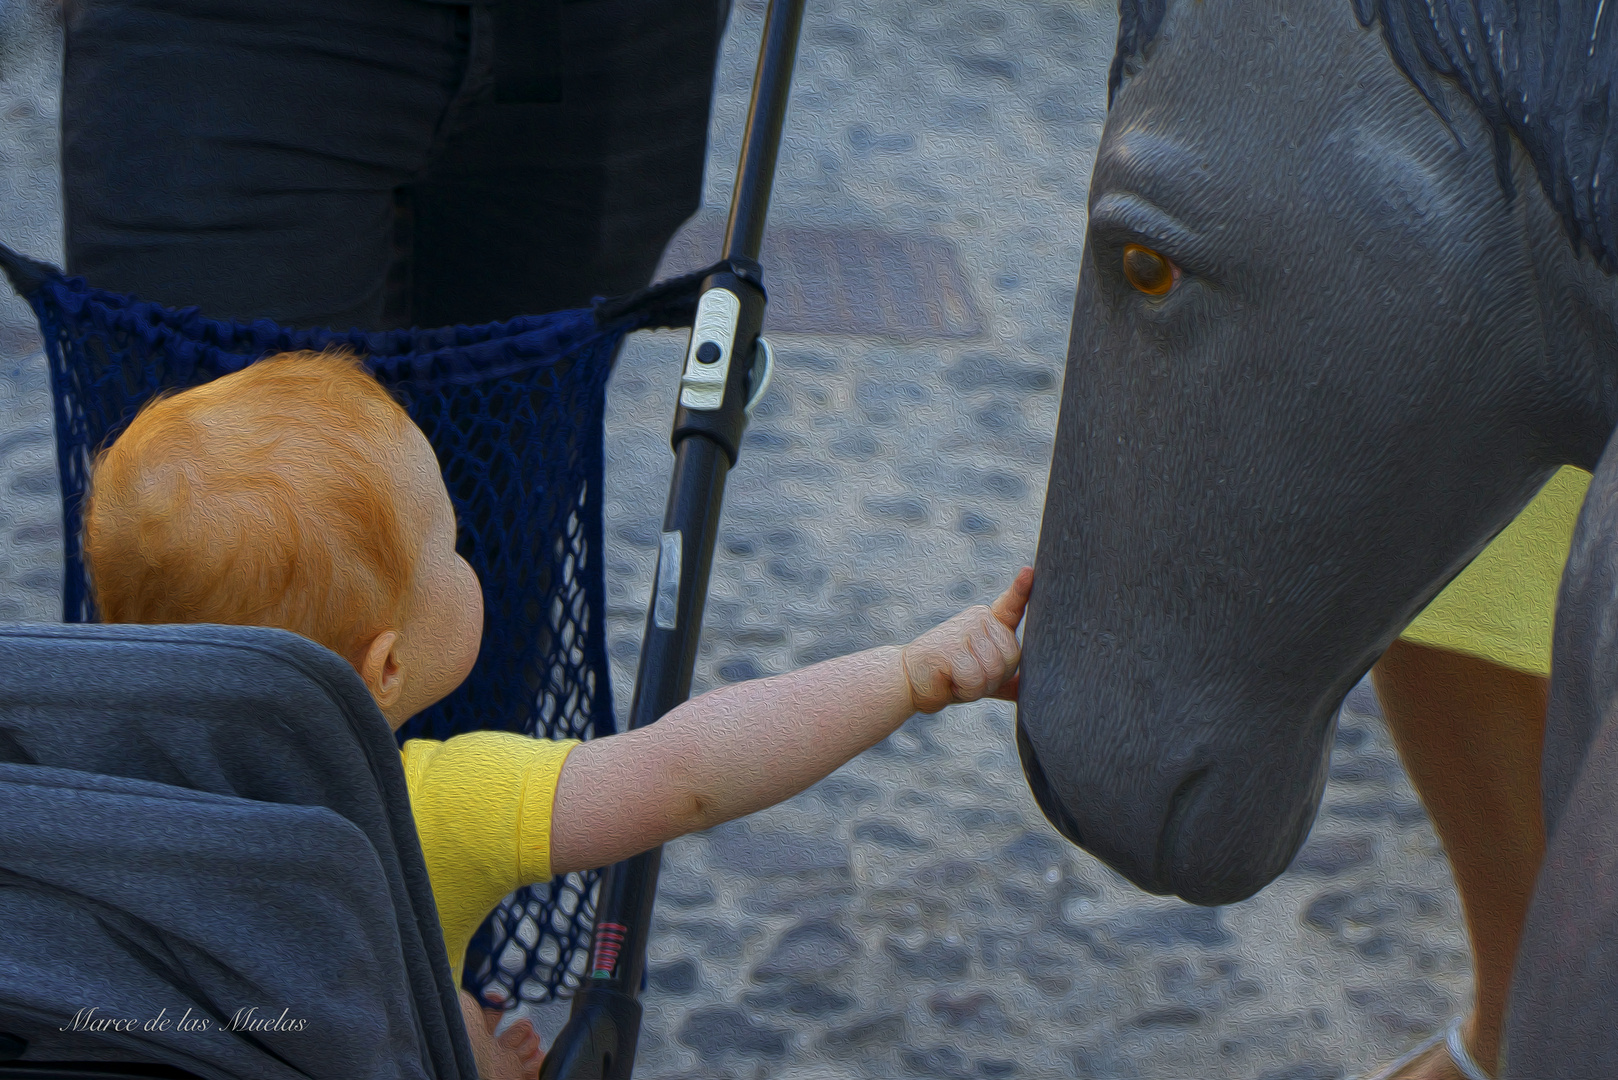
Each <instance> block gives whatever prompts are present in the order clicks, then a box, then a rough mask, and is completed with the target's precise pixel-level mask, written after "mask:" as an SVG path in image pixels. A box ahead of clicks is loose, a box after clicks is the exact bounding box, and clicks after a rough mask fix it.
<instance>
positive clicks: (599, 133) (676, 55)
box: [400, 0, 722, 326]
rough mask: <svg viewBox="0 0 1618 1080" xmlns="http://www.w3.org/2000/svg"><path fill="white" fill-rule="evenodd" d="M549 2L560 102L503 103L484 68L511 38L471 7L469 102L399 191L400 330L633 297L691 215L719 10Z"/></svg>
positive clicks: (690, 3)
mask: <svg viewBox="0 0 1618 1080" xmlns="http://www.w3.org/2000/svg"><path fill="white" fill-rule="evenodd" d="M559 7H560V16H561V22H560V29H561V40H562V48H561V50H560V54H559V55H560V61H561V62H560V65H559V73H560V89H561V95H560V100H558V101H511V100H505V99H506V98H509V97H511V96H512V95H511V94H509V93H507V92H505V88H503V87H502V85H501V81H500V68H499V65H498V63H497V62H496V60H497V59H498V57H499V55H500V53H501V50H502V48H509V47H510V44H509V42H503V41H502V40H501V35H502V34H510V33H511V32H512V30H511V28H510V26H509V24H503V23H501V22H500V21H499V19H498V18H497V17H496V16H495V14H494V13H495V12H496V11H497V10H498V9H474V12H473V15H474V29H473V50H474V58H475V59H474V71H473V74H472V75H471V77H470V78H469V80H468V91H467V93H466V94H465V95H464V96H463V98H462V100H461V102H460V103H458V104H457V106H456V107H455V109H454V112H453V114H452V115H451V117H450V119H449V121H448V123H447V124H446V129H445V133H444V137H443V139H442V141H441V142H440V143H439V145H438V147H437V149H436V150H435V151H434V153H433V156H432V161H431V164H430V165H429V166H428V168H427V169H426V171H425V172H424V173H423V175H422V177H421V180H420V181H419V182H418V183H416V184H414V185H411V187H410V189H409V190H408V191H407V192H405V193H404V194H405V198H406V199H407V200H408V204H409V205H408V211H409V220H410V222H411V228H412V233H413V236H412V244H411V251H412V258H411V259H410V266H411V268H412V271H411V272H412V275H413V278H412V280H411V281H410V282H409V285H408V289H409V296H410V298H411V300H410V311H409V315H408V318H405V319H401V320H400V321H403V322H414V323H416V324H418V325H421V326H439V325H449V324H453V323H479V322H488V321H492V320H495V319H506V318H511V317H513V316H516V315H525V314H539V313H542V312H547V311H554V310H559V309H563V308H573V307H583V306H585V305H586V304H588V303H589V301H590V298H591V297H592V296H597V295H609V296H610V295H614V294H618V293H623V292H628V291H631V290H633V289H637V288H640V287H642V286H644V285H646V284H647V283H648V282H649V281H650V280H651V277H652V274H653V273H654V272H655V270H656V269H657V263H658V260H659V258H660V257H661V256H662V253H663V249H664V248H665V247H666V246H667V244H668V242H669V240H670V239H671V238H672V237H673V235H674V233H675V231H676V230H677V229H678V228H679V227H680V225H681V224H682V223H683V222H684V221H685V220H686V219H687V218H689V217H690V216H691V215H692V214H693V213H695V212H696V210H697V209H698V208H699V207H700V205H701V202H702V174H703V166H704V164H705V162H706V158H707V142H708V122H709V115H710V111H711V106H712V98H713V82H714V69H715V66H716V64H717V62H718V56H719V43H720V37H721V31H722V10H721V4H720V2H719V0H582V2H567V3H562V4H560V5H559ZM716 254H717V253H716Z"/></svg>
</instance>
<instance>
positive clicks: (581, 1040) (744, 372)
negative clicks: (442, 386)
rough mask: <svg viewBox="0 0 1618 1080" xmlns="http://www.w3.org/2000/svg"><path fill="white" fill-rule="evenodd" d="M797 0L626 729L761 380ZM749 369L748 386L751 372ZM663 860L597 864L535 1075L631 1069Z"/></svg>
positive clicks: (735, 198)
mask: <svg viewBox="0 0 1618 1080" xmlns="http://www.w3.org/2000/svg"><path fill="white" fill-rule="evenodd" d="M804 3H805V0H770V6H769V9H768V11H767V13H766V14H765V18H764V36H763V41H762V43H761V46H760V52H759V62H758V69H757V72H756V73H755V75H754V77H753V96H752V102H751V104H750V105H749V106H748V110H747V131H746V135H745V136H744V138H743V141H742V150H741V160H740V163H739V165H738V168H737V170H736V189H735V192H734V194H733V195H732V197H731V203H730V218H729V221H728V223H727V225H726V227H725V244H724V256H723V257H724V258H725V260H727V261H728V262H729V263H731V264H732V265H731V266H730V267H729V268H727V269H723V270H719V271H717V272H715V273H712V274H710V275H709V276H708V277H707V278H706V279H705V280H704V282H703V287H702V295H701V297H700V298H699V299H698V301H697V315H696V319H695V322H694V325H693V326H692V331H691V338H690V341H689V343H688V345H687V348H686V361H685V367H684V374H683V375H682V377H681V393H680V404H679V405H678V406H677V408H676V409H675V415H674V431H673V435H672V440H671V441H672V443H673V447H674V470H673V474H672V475H671V477H670V480H669V497H668V504H667V507H666V509H665V510H664V515H663V534H662V543H661V547H660V553H659V558H658V566H657V580H656V583H655V585H654V587H653V589H652V597H651V602H650V605H649V610H648V611H647V614H646V631H645V634H644V635H643V637H642V639H641V651H640V668H639V671H638V672H637V675H636V678H635V695H634V700H633V701H632V703H631V704H630V709H629V712H630V715H629V727H630V728H631V729H633V728H638V727H644V726H645V725H647V724H650V723H653V722H654V721H656V720H657V719H658V718H659V717H661V716H663V715H664V714H665V713H667V712H669V710H671V709H673V708H674V707H676V706H677V705H679V704H680V703H681V702H683V701H685V700H686V698H688V697H689V696H690V694H691V675H692V670H693V669H694V668H695V666H696V658H697V639H698V634H699V632H700V630H701V628H702V611H703V606H704V601H705V599H706V598H707V593H708V576H709V571H710V569H711V568H712V565H713V548H714V540H715V539H716V538H717V536H718V533H719V513H720V505H721V502H722V501H723V498H724V491H725V476H726V473H727V472H728V471H729V470H730V468H731V467H732V466H734V465H735V463H736V456H737V454H738V452H739V451H740V448H741V436H742V431H743V429H744V428H745V427H746V424H747V412H748V411H749V410H748V405H749V404H750V402H751V401H753V400H756V398H757V394H758V393H759V392H762V390H763V382H764V381H765V379H766V376H767V373H768V371H769V369H770V367H771V365H769V364H768V363H767V362H765V363H761V364H760V363H755V362H754V354H755V351H756V350H757V349H759V348H760V347H761V346H760V342H759V330H760V329H761V328H762V326H763V322H764V304H765V295H764V290H763V288H762V287H761V280H760V274H759V272H758V271H757V270H756V267H757V260H758V255H759V250H760V248H761V247H762V245H763V241H764V223H765V218H766V215H767V213H768V211H769V203H770V188H771V186H772V185H773V184H774V181H775V163H776V156H777V154H778V152H779V150H780V146H781V128H782V125H783V123H784V121H785V118H786V107H787V96H788V93H789V92H790V90H791V88H792V67H793V64H794V62H795V61H796V59H797V51H798V32H799V29H800V27H801V26H802V25H803V12H804ZM764 348H766V349H767V346H764ZM743 358H745V361H744V360H743ZM764 359H765V360H766V361H767V359H768V354H767V353H766V354H765V357H764ZM755 371H757V372H759V376H758V377H759V383H760V385H759V386H757V387H753V386H751V385H750V383H751V382H752V379H753V374H754V372H755ZM662 859H663V849H662V848H661V847H657V848H653V849H652V850H650V851H647V852H643V853H641V854H640V855H636V856H635V857H633V858H631V859H628V860H626V861H624V862H621V863H617V864H615V865H613V866H610V867H608V868H607V869H606V871H605V872H604V873H603V874H602V876H601V885H600V892H599V893H598V894H597V903H596V921H595V933H594V935H593V938H592V941H591V951H590V967H589V972H590V973H589V976H588V977H587V978H586V979H585V982H584V985H583V986H581V987H580V988H579V991H578V993H577V994H576V995H575V997H574V999H573V1009H572V1012H571V1014H570V1016H569V1018H568V1022H567V1024H566V1026H564V1027H563V1028H562V1030H561V1032H560V1033H559V1034H558V1035H557V1037H556V1041H555V1043H554V1044H553V1045H552V1046H551V1049H550V1052H549V1053H548V1054H547V1055H546V1057H545V1062H544V1065H543V1066H542V1067H541V1069H540V1078H541V1080H629V1078H630V1076H631V1075H632V1073H633V1071H634V1067H635V1047H636V1043H637V1041H638V1039H639V1036H640V1020H641V1004H640V1001H639V995H640V992H641V989H642V983H643V980H644V978H645V973H646V943H647V937H648V933H649V931H650V928H651V921H652V904H653V901H654V900H655V898H656V895H657V874H658V869H659V867H660V866H661V864H662Z"/></svg>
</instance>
